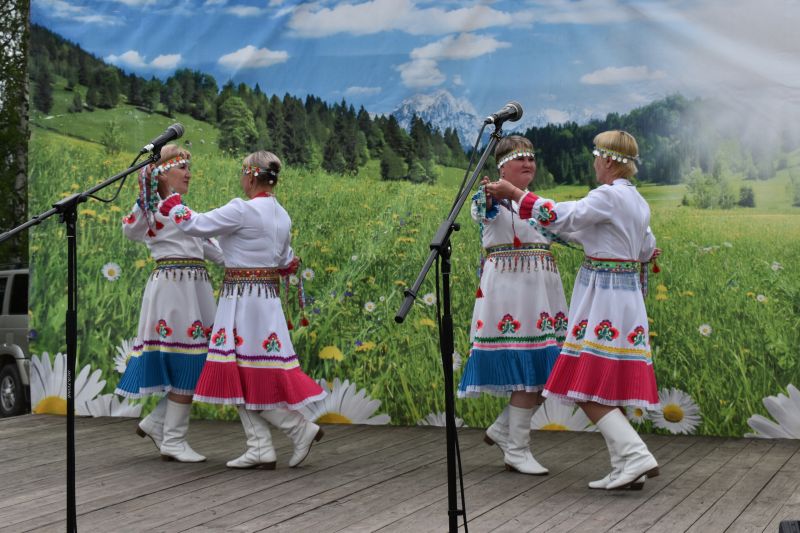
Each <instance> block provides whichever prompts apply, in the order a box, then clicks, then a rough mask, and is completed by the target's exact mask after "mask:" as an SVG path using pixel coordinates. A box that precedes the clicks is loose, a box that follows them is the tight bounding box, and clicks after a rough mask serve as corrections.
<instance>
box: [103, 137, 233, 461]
mask: <svg viewBox="0 0 800 533" xmlns="http://www.w3.org/2000/svg"><path fill="white" fill-rule="evenodd" d="M190 165H191V155H190V154H189V152H188V151H186V150H183V149H181V148H179V147H178V146H176V145H172V144H168V145H166V146H164V147H163V148H162V149H161V162H160V163H159V164H158V165H155V166H149V167H145V168H144V169H142V172H141V174H140V176H139V178H140V179H139V185H140V195H139V199H138V200H137V201H136V204H135V205H134V206H133V210H132V211H131V212H130V213H129V214H128V215H127V216H125V217H124V218H123V223H122V232H123V234H124V235H125V236H126V237H127V238H129V239H131V240H134V241H138V242H143V243H145V244H146V245H147V247H148V248H149V249H150V254H151V256H152V257H153V259H155V260H156V268H155V270H154V271H153V273H152V274H151V275H150V279H149V281H148V282H147V286H146V287H145V289H144V296H143V297H142V308H141V313H140V316H139V327H138V330H137V336H136V342H135V343H134V348H133V353H132V354H131V358H130V360H129V361H128V365H127V368H126V369H125V373H124V374H123V376H122V378H121V379H120V382H119V384H118V385H117V389H116V393H117V394H120V395H122V396H127V397H129V398H141V397H144V396H147V395H150V394H159V395H160V394H164V393H166V395H165V396H164V397H163V398H162V399H161V401H160V402H159V403H158V404H157V405H156V407H155V408H154V409H153V411H152V412H151V413H150V414H149V415H148V416H146V417H145V418H144V419H143V420H142V421H141V422H140V423H139V426H138V427H137V429H136V432H137V433H138V434H139V435H140V436H141V437H145V436H149V437H150V438H151V439H152V440H153V442H154V443H155V445H156V446H157V447H158V448H159V450H160V451H161V456H162V458H163V459H165V460H170V459H174V460H177V461H182V462H199V461H205V457H203V456H202V455H200V454H198V453H195V452H194V450H192V448H191V447H190V446H189V444H188V442H186V433H187V431H188V429H189V413H190V411H191V407H192V395H193V394H194V390H195V386H196V385H197V380H198V378H199V377H200V372H201V370H202V369H203V364H204V363H205V359H206V353H207V351H208V339H207V334H208V330H210V329H211V324H212V322H213V320H214V311H215V309H216V305H215V304H214V295H213V292H212V289H211V284H210V283H209V280H208V272H207V271H206V267H205V259H211V260H212V261H214V262H215V263H219V264H222V251H221V250H220V249H219V246H218V245H217V244H216V242H214V241H212V240H210V239H205V238H199V237H192V236H189V235H186V234H185V233H183V232H182V231H180V230H179V229H177V228H175V227H173V225H171V224H165V223H166V222H167V219H166V218H165V217H164V216H163V215H161V214H159V213H158V212H157V208H158V202H159V199H160V198H166V197H167V196H169V194H170V193H171V192H173V191H174V192H178V193H181V194H186V193H187V192H188V191H189V182H190V181H191V179H192V172H191V168H190Z"/></svg>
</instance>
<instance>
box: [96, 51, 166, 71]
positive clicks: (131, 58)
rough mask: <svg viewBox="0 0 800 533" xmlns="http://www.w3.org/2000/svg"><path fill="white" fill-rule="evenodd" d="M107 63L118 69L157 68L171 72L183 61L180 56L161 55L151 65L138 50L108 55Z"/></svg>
mask: <svg viewBox="0 0 800 533" xmlns="http://www.w3.org/2000/svg"><path fill="white" fill-rule="evenodd" d="M105 60H106V62H108V63H111V64H114V65H117V66H118V67H129V68H135V69H146V68H155V69H159V70H170V69H174V68H175V67H177V66H178V64H179V63H180V61H181V55H180V54H168V55H160V56H158V57H157V58H155V59H154V60H152V61H151V62H150V63H148V62H147V61H145V58H144V56H142V55H141V54H140V53H139V52H137V51H136V50H128V51H127V52H125V53H124V54H120V55H114V54H111V55H108V56H106V57H105Z"/></svg>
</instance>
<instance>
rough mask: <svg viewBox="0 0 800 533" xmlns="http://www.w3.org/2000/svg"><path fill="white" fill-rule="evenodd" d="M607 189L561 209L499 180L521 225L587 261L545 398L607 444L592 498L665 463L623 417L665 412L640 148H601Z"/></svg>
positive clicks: (496, 190) (628, 142) (499, 190)
mask: <svg viewBox="0 0 800 533" xmlns="http://www.w3.org/2000/svg"><path fill="white" fill-rule="evenodd" d="M593 154H594V156H595V159H594V171H595V174H596V176H597V181H598V183H599V184H600V186H599V187H598V188H596V189H594V190H592V191H591V192H590V193H589V194H588V195H587V196H586V197H585V198H583V199H581V200H577V201H570V202H560V203H556V202H554V201H552V200H548V199H545V198H540V197H539V196H537V195H535V194H533V193H530V192H525V191H522V190H520V189H519V188H517V187H515V186H514V185H513V184H511V183H509V182H507V181H504V180H500V181H498V182H496V183H491V184H489V185H487V187H486V188H487V191H489V192H490V193H491V194H492V195H493V196H495V197H496V198H513V199H514V200H516V201H518V202H519V204H520V216H521V217H523V218H530V219H532V220H535V221H536V223H537V224H539V225H540V226H542V227H544V228H546V229H547V230H548V231H552V232H554V233H556V234H558V233H562V232H567V233H569V234H571V237H570V239H571V240H574V241H577V242H579V243H581V244H582V245H583V247H584V252H585V254H586V258H585V260H584V262H583V266H582V267H581V269H580V271H579V272H578V276H577V278H576V280H575V288H574V289H573V293H572V300H571V302H570V308H569V331H568V335H567V339H566V341H565V343H564V346H563V349H562V351H561V355H559V357H558V361H557V362H556V366H555V368H554V369H553V372H552V373H551V374H550V378H549V379H548V380H547V384H546V385H545V390H544V393H543V394H544V396H546V397H548V398H550V397H554V398H557V399H561V400H566V401H570V402H577V403H578V405H580V407H581V408H582V409H583V411H584V412H585V413H586V415H587V416H588V417H589V419H590V420H591V421H592V422H594V423H595V424H596V425H597V428H598V429H599V430H600V432H601V433H602V434H603V437H604V438H605V440H606V444H607V446H608V451H609V454H610V456H611V466H612V470H611V472H610V473H609V474H608V475H607V476H606V477H604V478H603V479H601V480H598V481H593V482H591V483H590V484H589V486H590V487H591V488H603V489H620V488H641V485H642V483H643V481H644V477H645V476H647V477H653V476H656V475H658V463H657V462H656V460H655V458H654V457H653V456H652V454H651V453H650V451H649V450H648V449H647V446H646V445H645V444H644V442H643V441H642V439H641V438H640V437H639V435H638V433H637V432H636V430H635V429H634V428H633V427H632V426H631V425H630V423H629V422H628V419H627V417H626V416H625V415H624V414H623V413H622V411H621V410H620V409H619V407H623V406H626V405H635V406H638V407H641V408H643V409H654V408H656V407H657V406H658V403H659V400H658V393H657V388H656V380H655V373H654V372H653V364H652V358H651V351H650V341H649V335H648V329H649V328H648V321H647V312H646V311H645V304H644V295H643V283H642V280H641V274H642V272H643V271H644V268H645V264H646V263H648V262H649V261H651V260H652V259H653V258H654V257H655V256H657V255H658V253H659V250H658V249H657V248H656V247H655V244H656V243H655V237H654V236H653V233H652V232H651V231H650V226H649V224H650V208H649V207H648V205H647V202H646V201H645V200H644V198H642V196H641V195H640V194H639V192H638V191H637V190H636V187H634V186H633V184H632V183H631V181H630V180H629V178H631V177H632V176H633V175H635V173H636V161H637V160H638V158H639V147H638V144H637V143H636V139H634V137H633V136H632V135H631V134H629V133H627V132H624V131H606V132H603V133H600V134H599V135H597V136H596V137H595V138H594V150H593Z"/></svg>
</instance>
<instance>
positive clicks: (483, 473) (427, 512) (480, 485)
mask: <svg viewBox="0 0 800 533" xmlns="http://www.w3.org/2000/svg"><path fill="white" fill-rule="evenodd" d="M587 437H596V436H594V435H586V434H582V433H580V432H536V433H535V436H534V441H535V442H536V448H537V453H536V455H537V457H538V458H539V460H540V461H542V462H543V464H545V465H547V466H548V468H549V469H550V470H551V473H550V475H547V476H528V475H524V474H518V473H515V472H506V471H505V470H501V469H496V468H493V469H489V470H487V469H481V470H475V471H473V472H468V473H467V475H465V478H464V486H465V493H466V499H467V513H468V515H467V518H468V519H470V520H471V517H472V516H473V514H472V513H478V514H480V513H482V512H485V511H486V510H488V509H490V508H494V507H496V506H497V505H499V504H500V503H501V502H506V501H508V500H509V499H511V498H513V497H515V496H517V495H518V494H520V493H523V492H525V491H527V490H530V489H531V488H532V487H544V486H547V485H549V484H551V483H553V482H554V480H556V479H558V477H559V474H560V473H561V472H562V471H564V470H565V469H568V468H569V467H571V466H572V465H574V464H576V463H580V462H582V461H583V460H585V458H586V457H587V456H591V455H593V454H596V453H597V452H598V447H599V446H602V439H597V438H587ZM495 461H496V460H495ZM444 487H445V485H443V486H442V488H441V489H438V492H436V493H434V492H431V491H428V492H427V493H422V494H420V495H419V496H418V497H417V498H414V499H412V500H409V501H408V502H403V504H402V505H399V506H394V507H392V508H389V509H388V510H387V511H385V512H382V513H378V514H376V515H375V516H372V517H370V518H369V519H367V520H364V521H361V522H358V523H356V524H353V525H352V526H351V527H350V528H348V531H373V530H377V529H380V528H384V529H385V530H386V531H417V530H420V529H422V530H424V529H426V528H428V527H431V526H432V525H434V524H435V525H436V527H438V528H439V530H441V529H446V528H447V523H448V522H447V520H448V519H447V499H446V496H447V493H446V491H445V490H444ZM409 503H411V504H412V505H411V506H409ZM420 504H422V505H421V506H420ZM476 506H477V507H476ZM459 522H460V521H459ZM479 530H484V529H482V528H479Z"/></svg>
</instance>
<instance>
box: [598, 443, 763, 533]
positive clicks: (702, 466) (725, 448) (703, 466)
mask: <svg viewBox="0 0 800 533" xmlns="http://www.w3.org/2000/svg"><path fill="white" fill-rule="evenodd" d="M687 438H690V439H693V440H695V441H697V442H695V444H693V446H692V447H691V448H689V449H688V450H687V452H686V453H687V456H686V457H684V458H682V459H681V465H682V467H684V470H683V471H680V470H678V471H677V472H676V473H675V474H676V475H674V476H670V477H669V478H667V480H666V481H667V482H666V484H665V486H663V487H662V488H661V490H659V491H658V492H656V493H655V494H653V495H652V496H651V497H650V498H649V499H648V501H647V502H645V503H643V504H642V505H641V506H639V507H638V508H637V509H635V510H634V511H633V512H631V513H630V514H628V515H627V516H626V517H625V518H624V519H622V520H621V521H619V522H618V523H617V524H616V525H615V526H614V527H613V528H612V529H611V531H614V532H618V533H638V532H641V531H646V530H648V529H649V528H651V527H653V526H655V525H656V524H658V523H660V521H661V520H662V519H663V517H665V516H666V515H667V514H669V513H670V512H671V511H673V510H674V509H675V508H676V507H678V506H680V505H682V503H683V502H684V500H686V499H687V497H689V495H690V494H691V493H692V492H693V491H695V490H696V489H697V488H698V487H700V486H701V485H702V484H703V483H705V482H706V480H708V478H709V477H710V476H712V475H713V474H714V473H715V472H717V471H718V470H720V469H723V468H724V467H725V465H726V464H727V463H728V462H729V461H730V460H731V459H732V458H733V457H735V456H736V454H738V453H739V452H740V451H741V450H743V449H744V448H745V447H746V445H747V443H748V441H746V440H744V439H725V438H719V437H687ZM662 475H663V474H662ZM660 477H661V476H659V478H660ZM656 480H658V478H655V479H654V480H652V481H656ZM645 488H647V487H645ZM676 531H680V530H677V529H676Z"/></svg>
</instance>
